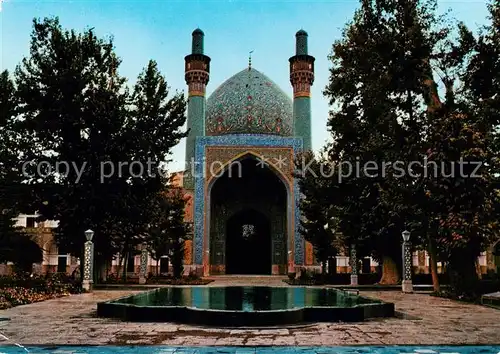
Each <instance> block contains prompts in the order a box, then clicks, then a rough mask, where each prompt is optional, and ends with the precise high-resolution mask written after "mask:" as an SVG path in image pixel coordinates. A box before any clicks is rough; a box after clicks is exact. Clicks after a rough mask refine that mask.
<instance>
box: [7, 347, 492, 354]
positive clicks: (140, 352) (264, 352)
mask: <svg viewBox="0 0 500 354" xmlns="http://www.w3.org/2000/svg"><path fill="white" fill-rule="evenodd" d="M27 352H28V353H33V354H36V353H44V354H45V353H61V354H62V353H72V354H115V353H116V354H118V353H123V354H146V353H154V354H156V353H158V354H159V353H162V354H209V353H213V354H222V353H227V354H239V353H241V354H285V353H290V354H424V353H425V354H445V353H446V354H479V353H481V354H498V353H499V352H500V346H498V345H497V346H419V345H417V346H355V347H294V346H289V347H215V346H213V347H201V346H200V347H168V346H120V347H118V346H90V347H85V346H36V347H35V346H28V347H26V350H25V349H24V348H20V347H15V346H0V353H5V354H21V353H27Z"/></svg>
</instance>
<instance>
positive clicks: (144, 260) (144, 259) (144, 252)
mask: <svg viewBox="0 0 500 354" xmlns="http://www.w3.org/2000/svg"><path fill="white" fill-rule="evenodd" d="M147 271H148V248H147V244H146V242H143V243H142V249H141V269H140V272H139V284H146V275H147Z"/></svg>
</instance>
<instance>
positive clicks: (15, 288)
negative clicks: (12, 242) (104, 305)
mask: <svg viewBox="0 0 500 354" xmlns="http://www.w3.org/2000/svg"><path fill="white" fill-rule="evenodd" d="M81 291H82V288H81V284H80V282H79V281H76V280H75V279H74V278H72V277H69V276H67V275H65V274H51V275H46V276H35V275H27V274H15V275H13V276H3V277H0V308H1V309H5V308H9V307H12V306H18V305H25V304H30V303H33V302H38V301H43V300H48V299H52V298H55V297H59V296H64V295H69V294H75V293H80V292H81Z"/></svg>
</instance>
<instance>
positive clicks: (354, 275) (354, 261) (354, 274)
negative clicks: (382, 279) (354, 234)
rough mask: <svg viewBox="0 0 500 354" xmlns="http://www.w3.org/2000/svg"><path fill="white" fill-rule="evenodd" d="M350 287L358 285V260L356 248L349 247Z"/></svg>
mask: <svg viewBox="0 0 500 354" xmlns="http://www.w3.org/2000/svg"><path fill="white" fill-rule="evenodd" d="M349 260H350V261H351V285H358V258H357V255H356V246H355V245H351V255H350V257H349Z"/></svg>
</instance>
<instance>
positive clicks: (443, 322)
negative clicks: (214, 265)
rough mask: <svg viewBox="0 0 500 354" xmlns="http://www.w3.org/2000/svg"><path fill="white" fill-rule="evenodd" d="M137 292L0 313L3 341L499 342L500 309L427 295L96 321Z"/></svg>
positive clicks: (229, 280)
mask: <svg viewBox="0 0 500 354" xmlns="http://www.w3.org/2000/svg"><path fill="white" fill-rule="evenodd" d="M281 279H282V278H279V277H276V278H275V277H269V278H262V277H261V278H260V279H259V278H255V279H254V278H248V277H245V278H243V277H223V278H222V277H221V278H218V279H217V280H216V281H215V282H213V283H211V284H210V286H217V285H227V284H231V285H246V284H249V285H257V284H260V285H280V286H281V285H282V284H283V283H282V281H281ZM137 292H138V291H119V290H116V291H105V290H101V291H95V292H94V293H92V294H82V295H74V296H69V297H64V298H60V299H54V300H49V301H45V302H40V303H35V304H31V305H25V306H19V307H15V308H12V309H8V310H4V311H0V317H9V318H11V320H10V321H2V322H0V333H1V334H2V335H3V336H5V337H6V338H8V340H7V339H5V338H4V339H3V342H2V335H0V344H8V343H12V342H15V343H20V344H23V345H35V344H44V345H47V344H60V345H63V344H74V345H98V344H113V345H130V344H152V345H158V344H163V345H171V346H178V345H185V346H200V345H201V346H211V345H217V346H226V345H245V346H261V345H279V346H283V345H285V346H289V345H293V346H297V345H298V346H318V345H323V346H324V345H328V346H333V345H383V344H401V345H403V344H422V345H424V344H500V321H499V319H500V311H499V310H495V309H492V308H488V307H483V306H479V305H471V304H463V303H458V302H453V301H450V300H445V299H440V298H435V297H431V296H429V295H427V294H402V293H401V292H398V291H380V292H361V294H362V295H364V296H369V297H373V298H379V299H382V300H385V301H390V302H394V303H395V305H396V311H398V312H402V313H404V314H405V316H403V317H404V318H390V319H383V320H372V321H366V322H361V323H349V324H346V323H320V324H314V325H309V326H302V327H294V328H270V329H253V330H244V329H232V330H231V329H216V328H203V327H195V326H188V325H178V324H172V323H129V322H120V321H115V320H112V319H104V318H97V317H96V315H95V312H96V303H97V302H100V301H104V300H110V299H114V298H118V297H121V296H125V295H128V294H131V293H137ZM400 317H401V316H400Z"/></svg>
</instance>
